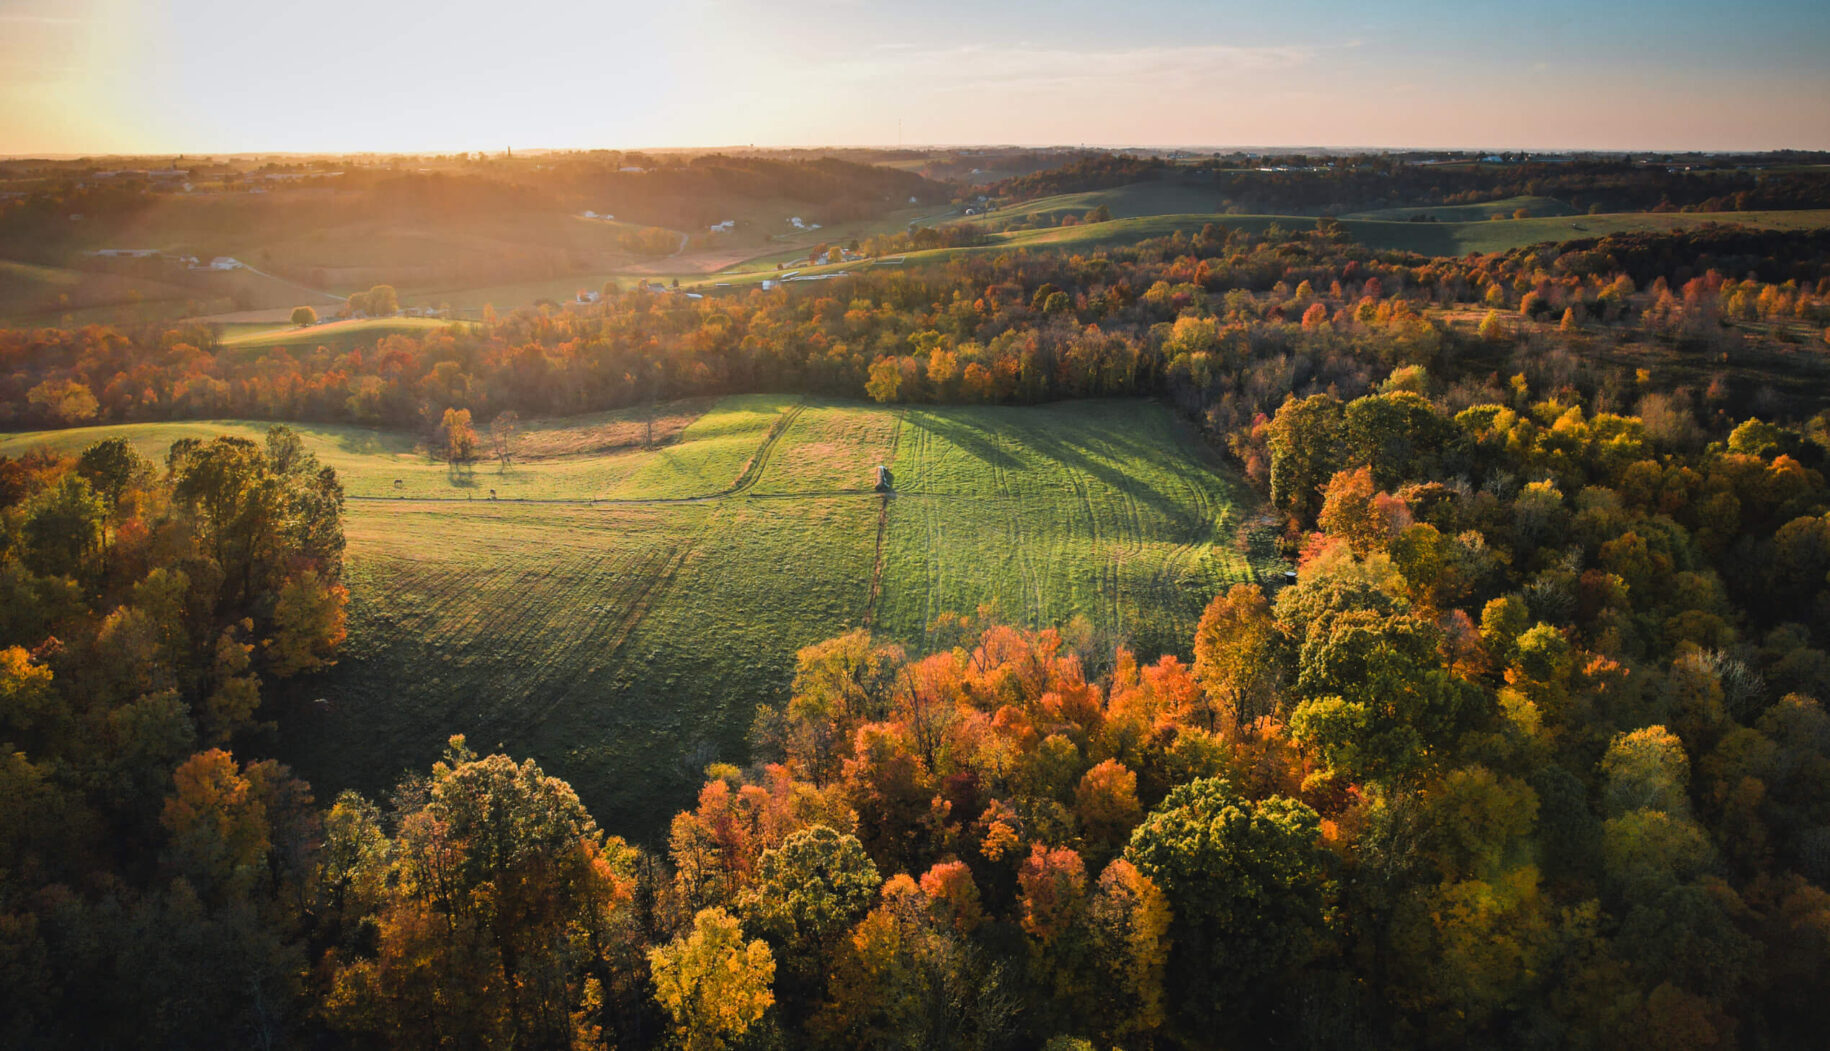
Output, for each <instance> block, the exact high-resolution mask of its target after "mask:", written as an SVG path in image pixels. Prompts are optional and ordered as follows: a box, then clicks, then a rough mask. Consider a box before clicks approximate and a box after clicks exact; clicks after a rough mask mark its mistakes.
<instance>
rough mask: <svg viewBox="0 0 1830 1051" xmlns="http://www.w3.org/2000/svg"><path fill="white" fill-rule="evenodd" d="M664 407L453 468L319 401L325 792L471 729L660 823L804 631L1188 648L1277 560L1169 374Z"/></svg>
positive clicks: (312, 772) (774, 691)
mask: <svg viewBox="0 0 1830 1051" xmlns="http://www.w3.org/2000/svg"><path fill="white" fill-rule="evenodd" d="M644 415H645V412H644V411H643V410H636V411H624V412H619V413H603V414H597V415H594V416H590V417H579V418H574V419H570V420H553V421H533V422H532V423H531V424H530V426H529V428H528V432H527V434H526V435H525V436H524V438H523V439H522V442H521V447H522V449H523V452H524V455H523V458H522V460H521V462H519V463H517V464H516V465H515V466H513V467H512V468H510V469H508V470H506V471H502V470H500V469H499V468H498V467H497V466H496V465H494V464H483V463H479V464H478V465H476V466H474V467H473V468H471V469H470V470H469V471H467V472H453V471H451V470H449V469H448V468H447V467H446V466H445V465H443V464H440V463H437V462H436V461H433V460H431V459H429V458H428V457H427V456H426V454H425V453H424V451H423V449H422V448H419V447H417V443H416V441H415V439H414V438H413V437H412V436H410V435H404V434H399V433H394V432H386V431H378V430H367V429H363V428H355V427H324V426H301V427H297V428H295V429H298V430H299V431H300V432H301V433H302V434H303V435H304V436H305V438H306V440H307V442H308V443H309V444H310V445H311V446H312V447H313V448H314V449H315V450H316V451H317V452H318V454H319V456H320V457H321V458H322V459H323V460H324V461H325V462H326V463H329V464H331V465H333V466H335V467H336V468H337V469H338V471H339V473H340V474H341V475H342V477H343V479H344V484H345V486H346V487H347V489H348V491H349V493H350V495H351V497H352V498H351V499H350V501H349V504H348V508H347V515H346V531H347V534H348V539H349V548H348V557H347V569H346V583H347V584H348V586H349V589H350V610H349V613H350V625H349V627H350V636H349V642H348V643H347V644H346V647H345V650H344V653H343V656H342V659H341V661H340V663H339V664H338V666H337V667H336V668H335V669H334V670H332V671H331V672H329V673H327V674H324V675H321V676H318V677H316V678H315V679H312V680H309V681H305V682H301V683H296V684H293V685H292V686H291V687H290V688H288V689H287V690H285V691H284V693H283V694H279V695H277V696H279V697H280V703H279V704H277V705H276V706H275V707H276V708H278V709H279V714H278V717H279V719H280V722H281V724H282V732H281V740H282V742H283V743H284V749H285V754H286V757H287V758H288V759H289V760H290V761H292V762H293V763H294V765H295V766H296V767H297V768H298V769H299V771H300V772H301V773H302V774H303V775H304V776H306V777H308V778H309V779H310V780H311V781H312V782H313V784H314V785H316V786H317V788H318V790H319V792H320V793H321V794H325V795H328V794H329V793H333V792H335V791H336V790H339V789H341V788H343V787H356V788H359V789H362V790H364V791H366V792H370V793H375V792H380V791H384V790H385V789H386V788H387V787H388V786H389V785H391V784H392V783H393V782H394V781H395V780H396V779H397V778H398V777H399V776H400V775H401V773H403V772H404V771H407V770H411V769H423V768H424V766H425V764H426V763H428V762H429V761H430V760H431V759H432V758H434V757H436V755H437V754H438V753H439V751H440V750H441V749H442V747H443V745H444V741H445V739H446V738H447V737H448V736H449V735H451V734H453V733H462V734H465V735H466V736H467V737H468V738H469V740H470V741H471V743H472V745H473V746H474V747H477V748H480V749H497V748H500V749H504V750H507V751H508V752H509V753H511V754H514V755H517V756H522V755H526V756H533V757H535V758H536V759H538V760H539V761H540V762H541V763H542V765H543V766H545V767H546V768H547V769H548V770H549V771H551V772H553V773H555V774H558V775H559V776H562V777H564V778H566V779H567V780H568V781H570V782H571V783H572V784H573V785H574V786H576V787H577V789H578V790H579V792H580V794H581V795H582V796H583V797H584V799H585V801H586V802H587V804H588V805H590V807H591V808H592V810H593V812H594V813H595V814H596V815H597V816H598V818H599V820H600V821H601V822H602V823H603V824H604V825H605V827H607V828H610V829H612V830H615V831H618V832H621V833H624V834H627V835H632V836H637V837H641V838H652V837H654V836H657V835H659V834H660V833H661V832H662V831H663V830H664V823H665V821H666V819H667V817H668V816H669V815H671V814H672V813H673V811H674V810H675V809H677V808H678V807H679V806H681V805H684V804H686V803H688V802H690V799H691V795H692V792H693V791H694V790H695V788H696V787H697V785H698V783H699V780H700V777H701V773H702V770H703V768H704V766H705V764H706V763H708V762H710V761H712V760H715V759H726V760H733V761H741V760H742V759H743V758H744V757H745V745H744V740H745V734H746V732H747V730H748V729H749V726H750V723H751V720H752V718H753V715H754V711H755V707H756V705H757V704H758V703H759V702H776V701H779V700H781V699H782V698H783V697H784V696H785V693H786V688H787V686H788V683H789V681H790V679H791V678H792V675H793V667H794V654H795V651H796V650H797V649H799V648H800V647H802V646H806V645H808V644H811V643H813V642H817V641H819V640H821V639H824V638H828V637H830V636H832V635H835V634H839V633H842V632H844V631H847V630H850V629H852V628H855V627H861V626H863V627H870V628H871V629H872V630H873V631H875V632H877V633H879V634H880V635H882V636H884V637H887V638H890V639H894V640H896V641H899V642H902V643H904V644H905V645H908V646H909V647H911V648H912V649H920V648H922V647H923V646H924V645H926V644H927V642H928V635H927V631H928V626H929V624H930V623H931V622H932V620H933V618H934V617H936V616H937V615H939V614H940V613H943V612H949V611H952V612H962V613H970V612H972V611H974V610H975V609H977V608H978V607H979V606H981V605H985V604H991V605H993V606H994V607H995V609H996V610H997V611H998V614H999V615H1000V616H1001V617H1003V618H1004V619H1006V620H1009V621H1012V622H1015V623H1020V624H1024V625H1028V626H1033V627H1042V626H1048V625H1054V624H1062V623H1066V622H1067V621H1069V620H1071V619H1073V618H1075V617H1085V618H1087V620H1088V621H1090V622H1091V624H1092V626H1093V627H1095V628H1096V629H1099V630H1101V631H1105V632H1110V633H1113V634H1116V635H1119V636H1122V637H1125V638H1128V639H1130V640H1131V641H1132V642H1133V643H1134V644H1135V645H1136V646H1137V647H1138V648H1139V649H1140V650H1143V651H1145V652H1146V653H1150V654H1154V653H1156V652H1159V651H1171V652H1180V653H1183V654H1186V653H1187V649H1188V646H1189V638H1190V636H1191V633H1192V629H1193V625H1194V621H1195V619H1196V617H1198V615H1199V612H1200V609H1201V607H1202V606H1203V605H1204V604H1205V603H1206V601H1207V600H1208V598H1209V597H1211V596H1212V595H1213V594H1214V593H1215V592H1216V591H1218V590H1220V589H1221V588H1223V587H1225V586H1227V585H1228V584H1229V583H1231V582H1233V581H1236V580H1241V579H1251V578H1252V577H1253V575H1254V573H1253V568H1252V566H1251V565H1249V564H1248V563H1247V561H1246V560H1245V558H1244V557H1243V556H1242V555H1240V554H1238V553H1237V550H1236V546H1235V540H1236V537H1237V536H1238V534H1239V532H1240V526H1241V524H1242V523H1243V521H1244V519H1245V517H1246V516H1247V515H1248V514H1249V512H1250V501H1251V496H1250V493H1249V491H1248V490H1247V489H1246V488H1245V487H1244V485H1243V483H1241V482H1239V481H1237V480H1236V479H1235V478H1234V477H1233V476H1232V475H1230V474H1229V473H1228V472H1227V471H1226V470H1225V469H1224V468H1223V467H1222V466H1221V465H1220V464H1219V463H1218V462H1217V461H1216V460H1215V459H1214V458H1213V457H1212V454H1211V453H1210V452H1209V451H1208V450H1207V449H1206V448H1205V447H1204V446H1203V445H1202V444H1201V443H1200V442H1199V440H1198V439H1197V438H1196V436H1195V435H1194V434H1193V433H1192V432H1191V431H1190V430H1189V429H1188V428H1187V427H1186V426H1185V425H1184V424H1182V423H1180V422H1179V421H1177V420H1175V419H1174V418H1173V417H1172V416H1171V415H1170V413H1169V412H1168V411H1167V410H1166V409H1165V408H1164V407H1162V406H1161V405H1158V404H1156V403H1153V402H1147V401H1141V400H1139V401H1133V400H1126V401H1088V402H1069V403H1061V404H1057V405H1047V406H1038V407H1022V408H1002V407H999V408H959V407H903V408H893V407H881V406H873V405H862V404H856V403H829V402H806V401H803V400H801V399H797V398H793V397H788V396H775V395H751V396H741V397H732V398H725V399H720V400H718V401H717V402H715V403H710V402H705V401H701V402H692V403H678V404H676V405H671V406H662V407H660V409H659V410H658V412H657V416H658V417H659V420H658V424H657V434H659V435H660V436H661V438H662V439H663V440H664V441H665V444H662V445H660V446H659V447H657V448H654V449H642V448H640V447H639V446H636V445H629V444H627V443H629V442H632V441H639V438H637V437H634V436H635V435H637V434H639V431H640V430H641V429H642V428H641V420H642V418H643V416H644ZM265 426H266V425H265V424H259V423H252V422H247V421H232V422H220V423H218V422H203V423H186V424H146V425H132V426H127V427H120V428H87V429H81V430H71V431H57V432H43V433H39V434H23V435H5V436H0V454H6V455H17V454H19V453H20V452H23V451H25V450H26V449H28V448H31V447H33V446H36V445H42V444H50V445H54V446H56V447H60V448H63V449H69V450H75V449H80V448H82V447H83V446H85V445H87V444H88V443H89V442H92V441H94V440H95V439H96V438H97V437H100V436H101V435H102V434H103V433H116V432H118V433H125V434H128V435H129V436H131V437H132V439H133V440H134V441H135V443H136V444H137V445H139V446H140V447H141V448H142V450H143V451H145V452H146V453H148V454H149V455H154V456H160V457H162V456H163V453H164V449H165V447H166V446H168V445H169V444H170V442H171V441H172V440H174V439H176V438H178V437H186V436H192V437H203V436H207V435H212V434H217V433H225V432H227V433H237V434H243V435H246V436H250V437H255V436H258V435H260V434H261V433H263V432H264V430H265ZM878 464H885V465H887V466H889V467H890V468H891V471H892V473H893V476H894V481H895V487H896V492H895V493H894V495H891V496H889V497H887V498H886V497H884V496H882V495H880V494H878V493H876V492H874V491H873V490H872V488H871V485H872V481H873V478H872V469H873V468H874V467H875V466H877V465H878ZM396 480H399V481H401V483H402V485H401V487H400V488H399V489H396V488H395V487H394V482H395V481H396ZM491 488H494V489H496V490H497V491H498V496H499V497H500V498H499V499H495V500H491V499H489V498H488V496H487V493H488V490H489V489H491Z"/></svg>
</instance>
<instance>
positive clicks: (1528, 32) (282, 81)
mask: <svg viewBox="0 0 1830 1051" xmlns="http://www.w3.org/2000/svg"><path fill="white" fill-rule="evenodd" d="M898 120H900V121H901V141H903V142H904V143H908V144H928V143H934V144H964V143H1011V144H1075V143H1087V144H1101V145H1329V146H1467V147H1491V148H1504V147H1515V148H1555V147H1570V148H1606V149H1688V148H1696V149H1757V148H1772V147H1784V146H1793V147H1807V148H1817V149H1826V148H1830V0H1783V2H1767V3H1738V2H1734V0H1707V2H1699V0H1665V2H1662V3H1649V2H1644V0H1632V2H1627V0H1614V2H1611V3H1610V2H1607V0H1583V2H1578V0H1524V2H1520V0H1514V2H1510V3H1488V2H1486V0H1412V2H1405V3H1389V4H1376V3H1370V2H1367V0H1351V2H1339V0H1263V2H1259V3H1231V2H1222V0H1207V2H1196V0H1130V2H1123V0H1121V2H1112V0H1103V2H1097V3H1095V2H1083V0H1048V2H1035V0H1028V2H1020V3H1006V4H992V3H985V2H983V0H977V2H963V0H896V2H880V0H789V2H785V3H762V2H757V0H744V2H738V0H674V2H669V0H654V2H648V3H627V2H623V0H600V2H595V3H578V2H568V3H560V2H555V0H518V2H513V3H499V2H496V3H485V2H481V0H314V2H311V3H275V2H272V0H0V154H19V153H41V154H42V153H99V152H106V151H117V152H137V151H145V152H158V151H188V152H229V151H273V150H326V151H343V150H377V151H386V150H438V151H446V150H463V149H490V150H495V149H500V148H502V147H504V146H519V147H524V148H529V147H541V146H551V147H588V146H604V147H611V148H634V147H643V146H706V145H737V144H744V143H755V144H757V145H771V146H775V145H881V144H890V143H894V142H896V141H897V121H898Z"/></svg>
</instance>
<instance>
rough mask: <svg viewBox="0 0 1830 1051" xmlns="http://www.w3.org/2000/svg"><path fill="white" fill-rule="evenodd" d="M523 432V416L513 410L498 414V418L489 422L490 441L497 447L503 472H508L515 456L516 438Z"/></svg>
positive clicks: (498, 458)
mask: <svg viewBox="0 0 1830 1051" xmlns="http://www.w3.org/2000/svg"><path fill="white" fill-rule="evenodd" d="M520 430H521V416H520V414H519V413H517V412H515V410H513V409H505V410H503V411H502V412H498V413H496V418H495V419H493V420H491V421H489V441H490V444H491V445H493V446H494V447H495V450H496V459H497V460H498V461H500V462H501V465H502V470H507V469H508V465H509V462H510V461H511V460H512V459H513V458H514V455H515V436H516V435H517V434H519V433H520Z"/></svg>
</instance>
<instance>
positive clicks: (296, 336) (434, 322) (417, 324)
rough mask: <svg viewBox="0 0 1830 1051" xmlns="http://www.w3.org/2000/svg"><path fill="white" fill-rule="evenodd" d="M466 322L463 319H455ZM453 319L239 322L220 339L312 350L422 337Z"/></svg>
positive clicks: (235, 344) (241, 346)
mask: <svg viewBox="0 0 1830 1051" xmlns="http://www.w3.org/2000/svg"><path fill="white" fill-rule="evenodd" d="M455 323H456V324H464V322H455ZM452 324H454V322H450V321H443V320H440V319H438V318H429V317H372V318H350V319H348V320H345V321H326V322H324V323H322V324H318V325H310V326H307V327H305V328H300V327H299V326H297V325H294V324H290V323H287V324H262V323H255V324H236V323H229V324H224V325H223V326H222V334H221V335H220V336H218V337H217V341H218V342H219V343H221V344H222V345H223V346H225V347H231V348H234V349H236V350H252V349H260V348H266V347H294V348H304V349H311V348H315V347H321V346H327V347H332V348H340V347H349V346H355V345H358V344H360V345H364V346H366V345H369V344H372V343H373V342H374V341H375V340H376V339H378V338H380V337H382V336H387V335H392V334H394V333H405V334H408V335H415V336H423V335H426V334H427V333H429V332H437V331H439V330H440V329H444V328H448V327H449V326H451V325H452Z"/></svg>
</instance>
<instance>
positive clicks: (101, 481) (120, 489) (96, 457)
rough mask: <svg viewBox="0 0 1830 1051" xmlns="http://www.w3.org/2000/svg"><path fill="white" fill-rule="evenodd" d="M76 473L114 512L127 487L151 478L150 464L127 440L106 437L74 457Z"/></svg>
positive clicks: (143, 482)
mask: <svg viewBox="0 0 1830 1051" xmlns="http://www.w3.org/2000/svg"><path fill="white" fill-rule="evenodd" d="M76 473H77V474H79V475H81V476H83V478H84V479H86V480H87V481H88V482H89V484H90V485H91V486H92V487H94V489H95V491H96V492H97V493H99V494H101V496H102V499H104V500H106V501H108V508H109V510H110V511H113V510H115V509H117V508H118V507H119V506H120V504H121V501H122V499H123V498H125V497H126V495H127V492H128V490H129V489H133V488H135V487H137V486H141V485H144V484H146V483H147V482H148V481H149V480H151V478H152V473H153V465H152V461H150V460H148V459H147V458H146V457H144V456H141V455H140V453H139V450H137V449H135V448H134V447H133V443H132V442H129V441H128V440H127V439H125V438H118V437H117V438H105V439H103V440H102V441H99V442H96V443H95V444H94V445H91V446H89V447H88V448H87V449H84V450H83V454H82V455H81V456H79V457H77V460H76Z"/></svg>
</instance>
